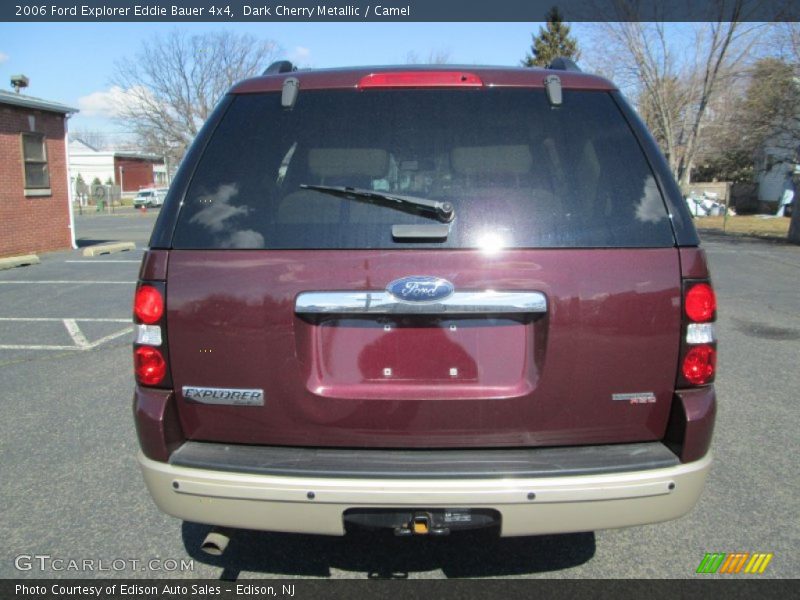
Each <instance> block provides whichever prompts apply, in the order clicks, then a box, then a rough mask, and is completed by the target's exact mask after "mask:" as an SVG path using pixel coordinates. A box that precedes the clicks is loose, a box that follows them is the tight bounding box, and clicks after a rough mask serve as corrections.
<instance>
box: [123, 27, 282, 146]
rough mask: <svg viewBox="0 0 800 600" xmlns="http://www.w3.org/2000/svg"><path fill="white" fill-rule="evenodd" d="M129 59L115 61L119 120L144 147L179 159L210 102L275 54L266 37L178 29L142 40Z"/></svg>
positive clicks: (208, 111) (211, 107)
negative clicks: (119, 91) (119, 92)
mask: <svg viewBox="0 0 800 600" xmlns="http://www.w3.org/2000/svg"><path fill="white" fill-rule="evenodd" d="M141 48H142V49H141V50H140V51H139V52H138V53H137V54H136V56H135V57H133V58H127V59H125V60H122V61H120V62H118V63H117V64H116V65H115V73H114V77H113V81H112V83H113V84H114V85H116V86H119V87H120V88H121V89H122V90H124V96H123V100H121V101H120V104H121V105H120V106H118V107H117V112H118V115H119V117H118V118H119V120H120V121H121V122H124V124H125V126H126V128H127V129H132V130H133V131H134V132H135V134H136V136H137V138H138V139H139V142H140V144H142V146H143V147H144V148H145V149H148V150H150V151H153V152H156V153H158V154H163V155H169V158H171V160H173V161H178V160H180V158H181V157H182V156H183V154H184V152H185V151H186V148H187V146H188V145H189V144H190V143H191V141H192V139H193V138H194V136H195V135H196V134H197V132H198V131H199V130H200V127H201V126H202V124H203V123H204V122H205V120H206V119H207V118H208V116H209V114H210V113H211V111H212V110H213V108H214V106H215V105H216V104H217V102H218V101H219V100H220V98H221V97H222V96H223V95H224V94H225V92H226V91H227V90H228V88H230V86H231V85H232V84H233V83H235V82H236V81H238V80H240V79H243V78H245V77H249V76H252V75H255V74H257V73H260V72H261V71H262V70H263V69H264V68H265V67H266V66H267V65H268V64H269V63H270V62H271V61H272V60H273V58H274V57H275V55H276V53H277V46H276V44H275V43H274V42H272V41H269V40H257V39H256V38H254V37H252V36H250V35H240V34H235V33H231V32H229V31H221V32H214V33H205V34H198V35H191V36H190V35H187V34H185V33H183V32H180V31H178V30H175V31H172V32H171V33H170V34H168V35H167V36H165V37H162V36H158V35H156V36H154V37H152V38H151V39H149V40H143V43H142V44H141Z"/></svg>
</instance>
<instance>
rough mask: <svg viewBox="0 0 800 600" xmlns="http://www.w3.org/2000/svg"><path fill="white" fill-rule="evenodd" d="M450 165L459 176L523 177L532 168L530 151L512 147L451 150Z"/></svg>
mask: <svg viewBox="0 0 800 600" xmlns="http://www.w3.org/2000/svg"><path fill="white" fill-rule="evenodd" d="M450 165H451V167H452V169H453V171H455V172H456V173H458V174H460V175H486V174H493V175H498V174H499V175H503V174H507V175H524V174H525V173H530V170H531V167H532V166H533V156H531V150H530V148H529V147H528V146H526V145H524V144H519V145H513V146H464V147H461V148H453V150H452V152H451V153H450Z"/></svg>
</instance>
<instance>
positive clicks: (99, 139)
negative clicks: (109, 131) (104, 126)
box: [69, 129, 109, 150]
mask: <svg viewBox="0 0 800 600" xmlns="http://www.w3.org/2000/svg"><path fill="white" fill-rule="evenodd" d="M69 137H70V139H72V140H80V141H81V142H83V143H84V144H88V145H89V146H91V147H92V148H94V149H95V150H102V149H104V148H106V147H108V145H109V141H108V136H107V135H106V134H105V133H103V132H102V131H96V130H92V129H75V130H70V132H69Z"/></svg>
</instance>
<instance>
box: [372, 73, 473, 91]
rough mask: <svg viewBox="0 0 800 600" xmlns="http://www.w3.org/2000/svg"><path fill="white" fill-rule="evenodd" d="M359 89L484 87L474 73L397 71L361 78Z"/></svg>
mask: <svg viewBox="0 0 800 600" xmlns="http://www.w3.org/2000/svg"><path fill="white" fill-rule="evenodd" d="M358 87H359V89H365V88H414V87H416V88H420V87H483V81H481V78H480V77H478V76H477V75H475V74H474V73H464V72H462V71H396V72H394V73H372V74H371V75H367V76H365V77H362V78H361V81H359V82H358Z"/></svg>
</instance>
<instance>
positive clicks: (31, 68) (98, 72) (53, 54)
mask: <svg viewBox="0 0 800 600" xmlns="http://www.w3.org/2000/svg"><path fill="white" fill-rule="evenodd" d="M539 25H540V24H539V23H341V24H338V23H281V24H271V23H231V24H216V23H178V24H175V23H40V24H32V23H13V24H12V23H0V87H2V88H3V89H8V88H9V83H8V82H9V78H10V76H11V75H12V74H17V73H24V74H25V75H27V76H28V77H29V78H30V80H31V84H30V87H29V88H28V89H27V90H26V93H28V94H30V95H32V96H39V97H42V98H47V99H49V100H56V101H60V102H63V103H65V104H68V105H70V106H75V107H78V108H81V109H82V112H81V113H80V114H78V115H76V116H75V117H73V119H72V121H71V123H70V127H71V128H72V129H99V130H103V131H110V130H116V131H119V130H120V127H119V126H118V125H116V124H115V123H113V122H112V121H111V120H110V119H109V118H107V116H104V114H103V111H102V105H103V99H104V97H105V96H103V94H104V93H106V92H108V90H109V88H110V79H111V77H112V74H113V69H114V62H115V61H116V60H119V59H121V58H124V57H129V56H133V55H135V54H136V52H137V50H138V48H139V47H140V45H141V44H144V43H146V41H147V40H148V39H149V38H150V37H151V36H152V35H153V34H155V33H162V34H163V33H167V32H169V31H170V30H172V29H174V28H179V29H181V30H184V31H186V32H189V33H195V32H196V33H202V32H206V31H213V30H217V29H228V30H232V31H236V32H246V33H249V34H252V35H254V36H258V37H262V38H265V39H271V40H274V41H276V42H277V43H278V44H279V46H281V48H283V50H284V55H285V56H286V57H288V58H289V59H291V60H294V61H296V62H299V63H300V64H301V65H303V66H313V67H337V66H347V65H363V64H376V65H378V64H402V63H405V62H406V57H407V55H408V53H409V52H415V53H416V54H417V55H418V56H419V57H420V59H422V60H424V59H425V58H426V57H427V56H428V54H429V53H430V52H432V51H433V52H437V51H443V52H447V53H448V54H449V57H450V62H452V63H476V64H498V65H516V64H518V62H519V60H520V59H521V58H522V57H523V56H524V54H525V52H526V51H527V50H528V49H529V46H530V40H531V33H532V32H536V31H538V29H539ZM576 29H577V30H579V29H580V26H576Z"/></svg>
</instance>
